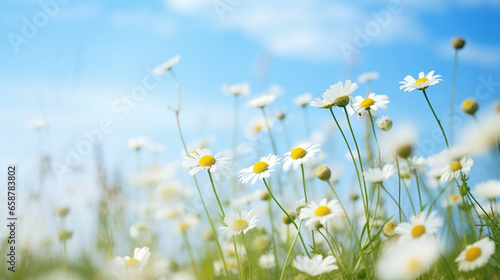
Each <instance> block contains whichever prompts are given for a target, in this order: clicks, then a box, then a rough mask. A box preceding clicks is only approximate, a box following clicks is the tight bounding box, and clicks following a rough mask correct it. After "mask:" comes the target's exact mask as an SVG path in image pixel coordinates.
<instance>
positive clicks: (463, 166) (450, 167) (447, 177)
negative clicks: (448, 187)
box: [441, 157, 474, 182]
mask: <svg viewBox="0 0 500 280" xmlns="http://www.w3.org/2000/svg"><path fill="white" fill-rule="evenodd" d="M473 164H474V161H473V160H472V159H471V158H469V157H463V158H461V159H459V160H454V161H452V162H451V163H449V164H447V165H445V166H444V167H443V169H442V170H441V172H442V175H441V182H449V181H451V180H453V179H455V178H459V177H460V174H469V173H470V169H471V167H472V165H473Z"/></svg>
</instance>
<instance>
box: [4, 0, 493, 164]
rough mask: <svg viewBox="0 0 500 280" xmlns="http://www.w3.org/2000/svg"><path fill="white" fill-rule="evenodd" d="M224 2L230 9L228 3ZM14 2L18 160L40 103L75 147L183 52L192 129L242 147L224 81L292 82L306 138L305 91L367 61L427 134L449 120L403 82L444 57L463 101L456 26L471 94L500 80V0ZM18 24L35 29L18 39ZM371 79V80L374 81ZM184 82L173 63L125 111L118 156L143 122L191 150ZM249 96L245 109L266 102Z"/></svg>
mask: <svg viewBox="0 0 500 280" xmlns="http://www.w3.org/2000/svg"><path fill="white" fill-rule="evenodd" d="M62 2H65V3H62ZM40 3H49V4H51V5H48V6H50V7H51V11H54V12H53V14H52V15H49V16H48V17H47V11H46V10H44V8H43V7H45V6H47V5H44V4H40ZM54 3H56V4H55V5H54ZM230 3H232V4H231V5H230ZM214 4H217V5H219V7H225V8H226V9H227V10H224V11H223V12H221V11H220V10H219V12H218V10H216V9H215V8H214V7H215V6H214ZM224 5H226V6H224ZM228 5H229V6H228ZM0 7H1V9H0V11H1V12H0V14H1V18H2V25H1V27H0V33H1V34H3V37H2V38H3V39H2V40H0V53H2V67H0V74H1V75H2V79H1V82H0V90H1V92H2V95H3V97H4V102H1V105H0V107H1V110H2V113H3V114H2V115H3V117H2V118H0V127H1V128H2V129H3V131H9V135H11V137H4V139H2V143H3V145H2V150H3V152H2V162H5V163H6V162H13V161H14V162H18V161H22V160H23V159H26V158H27V157H28V158H29V157H31V156H33V153H34V151H36V145H37V144H36V137H35V136H36V135H35V134H34V132H33V131H30V130H28V129H27V128H26V125H25V124H26V121H29V120H32V119H35V118H39V117H42V118H46V119H47V120H48V122H49V124H50V126H49V131H48V134H49V135H48V137H49V138H50V147H48V149H49V150H50V151H51V153H52V154H53V156H54V158H55V159H56V160H57V159H61V158H62V157H64V155H65V150H67V149H68V148H71V147H72V145H74V143H77V141H78V139H81V137H82V132H83V131H85V130H90V129H93V128H95V127H97V126H98V124H99V122H100V121H101V120H102V119H103V118H107V117H113V112H111V109H110V107H111V104H112V103H113V101H114V100H116V99H117V98H120V96H122V95H123V94H130V92H131V91H132V89H133V88H134V87H135V86H137V85H138V84H140V83H141V81H142V79H143V78H144V77H145V76H147V75H148V71H150V69H152V68H153V67H155V66H156V65H158V64H160V63H162V62H164V61H165V60H167V59H168V58H170V57H172V56H174V55H176V54H180V55H181V57H182V58H181V62H180V63H179V64H178V65H177V66H176V67H175V71H176V74H177V76H178V78H179V81H180V84H181V87H182V91H183V95H184V97H183V98H184V111H183V115H182V117H183V126H184V129H185V132H186V135H187V138H188V139H192V140H194V139H196V138H199V137H203V136H205V135H215V137H216V139H217V141H216V143H217V144H216V147H217V148H218V149H220V150H222V149H227V148H228V147H229V145H230V137H226V135H229V133H230V132H231V127H232V121H231V118H230V117H228V116H231V114H232V109H231V105H232V100H231V98H229V97H228V96H225V95H223V94H222V93H220V90H219V89H220V86H221V85H222V84H224V83H230V84H231V83H239V82H243V81H246V82H250V83H251V85H252V94H254V95H255V94H257V93H259V92H260V91H262V90H264V89H265V88H267V87H268V86H269V85H271V84H278V85H280V86H282V87H283V88H284V95H283V96H282V97H280V98H279V99H278V100H277V102H276V103H275V104H273V108H272V109H271V111H272V110H278V109H285V110H287V111H289V112H290V113H291V114H292V115H295V116H296V119H295V120H293V119H292V126H291V131H292V132H293V131H294V130H297V134H295V135H296V137H295V140H299V139H300V137H301V136H300V133H301V132H302V131H303V129H302V126H303V124H302V123H301V122H302V121H301V120H300V119H299V118H298V117H299V116H300V111H298V108H296V107H294V105H293V103H292V99H293V97H295V96H297V95H299V94H302V93H304V92H311V93H312V95H313V96H320V95H321V94H322V93H323V91H324V90H325V89H326V88H328V87H329V86H330V85H331V84H334V83H335V82H337V81H339V80H345V79H353V80H355V79H356V77H357V76H358V75H359V74H361V73H363V72H366V71H378V72H379V73H380V79H378V80H376V81H375V82H374V83H373V88H374V92H376V93H378V94H386V95H388V96H389V97H390V98H391V104H390V110H389V111H388V112H386V114H387V115H389V116H391V117H393V118H394V119H395V120H397V121H401V122H402V121H405V120H413V122H414V123H416V124H417V126H418V127H419V128H420V133H421V136H422V137H425V136H426V135H429V134H430V133H431V130H430V129H429V128H430V127H432V128H433V129H434V128H435V122H434V119H433V118H432V115H431V114H430V112H429V111H428V110H429V109H428V107H427V105H426V103H425V100H424V99H423V97H422V96H421V94H420V93H418V92H412V93H403V92H402V91H400V90H399V85H398V82H399V81H400V80H402V79H403V78H404V77H405V76H406V75H408V74H411V75H417V74H418V72H420V71H426V72H428V71H430V70H436V73H437V74H440V75H442V76H443V79H444V82H443V83H440V84H439V85H438V86H436V87H433V88H431V89H429V96H430V98H431V101H432V102H433V103H434V104H435V107H436V110H437V111H438V112H440V114H443V113H444V112H445V111H446V110H447V109H448V108H449V105H448V104H449V93H450V89H451V73H452V63H453V49H452V48H451V47H450V43H449V42H450V39H451V37H453V36H462V37H464V38H465V39H466V40H467V44H466V47H465V48H464V49H463V50H461V51H460V53H459V61H460V62H459V69H458V79H457V81H458V82H457V101H461V100H463V99H464V98H465V97H468V96H474V93H475V90H476V88H477V87H478V86H479V85H481V79H483V80H484V79H488V77H490V79H492V80H493V81H498V80H500V70H499V69H500V68H499V66H500V35H499V33H498V32H496V27H498V26H500V16H499V15H500V1H495V0H489V1H482V0H477V1H472V0H460V1H441V2H436V1H399V2H388V1H335V2H333V1H319V0H317V1H293V2H290V1H260V0H259V1H245V0H242V1H222V0H220V1H211V0H210V1H203V0H192V1H187V0H167V1H119V2H118V1H113V2H111V1H92V0H91V1H78V0H73V1H59V2H55V0H54V1H41V2H38V1H29V0H23V1H17V0H16V1H13V0H6V1H2V3H1V4H0ZM391 7H393V8H391ZM394 7H396V8H395V9H394ZM40 13H42V14H43V13H45V16H46V17H47V19H48V20H47V22H42V24H39V26H38V27H37V31H35V32H34V35H33V36H32V38H27V37H26V36H25V35H23V28H25V25H26V22H25V21H24V19H26V20H27V21H29V22H30V23H34V21H36V20H38V21H40V20H41V21H43V15H41V14H40ZM51 13H52V12H51ZM377 15H378V16H377ZM383 15H385V17H383ZM387 15H389V17H387ZM378 17H382V18H383V19H382V20H380V19H379V20H378V21H377V18H378ZM377 26H378V29H377ZM369 28H375V29H372V33H371V34H372V35H367V38H368V41H369V42H367V43H366V44H364V45H363V46H360V45H356V43H355V38H356V36H358V35H359V33H358V30H363V33H365V34H366V33H367V31H366V30H367V29H369ZM12 34H15V35H12ZM368 34H370V33H369V31H368ZM12 36H21V37H24V38H25V40H24V41H23V43H20V44H18V45H17V46H14V47H13V43H12ZM17 38H18V37H17ZM346 44H348V45H351V46H353V47H355V48H357V49H358V50H359V53H358V54H357V55H353V56H349V57H346V56H345V55H344V54H343V53H342V49H341V46H342V45H344V46H345V45H346ZM14 45H15V44H14ZM16 48H17V49H18V50H17V52H16ZM483 89H484V88H483ZM358 91H359V92H358V94H363V93H364V91H365V87H364V86H361V87H360V89H359V90H358ZM174 93H175V92H174V89H173V84H172V82H171V80H170V79H169V78H168V77H165V78H164V79H163V82H161V83H160V85H159V86H158V87H157V88H156V89H154V90H152V91H151V92H149V94H148V97H147V99H146V100H145V101H144V102H142V103H141V104H140V106H138V107H137V108H136V109H134V110H132V113H131V114H130V116H129V117H128V118H127V119H126V120H125V121H121V120H117V121H116V122H114V124H116V129H115V130H114V132H113V133H110V134H109V135H107V136H106V138H105V140H104V143H103V146H104V148H105V149H106V150H107V151H108V153H109V154H107V156H108V158H109V162H108V163H109V164H110V166H116V165H120V164H121V163H122V161H123V160H126V159H129V157H130V155H129V154H127V152H126V149H125V145H126V141H127V140H128V139H129V138H131V137H136V136H139V135H145V136H147V137H149V138H151V139H153V140H154V141H155V142H160V143H163V144H165V145H166V146H167V153H165V155H164V156H165V159H166V160H167V159H168V160H175V159H177V158H178V155H179V152H178V148H179V147H180V143H179V141H178V140H177V137H176V131H175V123H174V118H173V116H172V114H171V113H170V112H169V111H168V110H166V107H167V105H174V104H175V102H176V97H175V94H174ZM481 96H482V97H481V98H482V100H480V102H481V104H485V106H484V108H488V107H491V106H490V104H491V102H492V101H493V100H494V99H498V97H499V93H498V89H496V91H495V90H493V91H492V92H489V93H487V94H484V95H481ZM243 110H244V111H243V112H242V114H243V117H242V119H243V120H244V119H249V118H251V117H252V116H254V115H258V111H256V110H252V109H243ZM310 112H311V118H312V119H313V120H314V121H315V122H314V124H313V126H314V128H319V127H320V125H319V124H320V123H321V122H322V121H323V120H324V121H329V119H328V117H329V116H328V115H327V114H326V112H324V111H321V110H317V109H316V110H314V109H313V108H311V110H310ZM463 120H464V122H466V121H469V120H468V119H466V118H463ZM242 125H245V123H244V122H243V121H242ZM294 126H297V127H300V128H297V129H295V127H294ZM4 135H6V134H4ZM241 136H243V133H242V135H241ZM6 147H8V148H6ZM169 147H170V148H169ZM441 148H442V147H439V149H437V150H440V149H441ZM87 160H88V161H89V162H91V159H87Z"/></svg>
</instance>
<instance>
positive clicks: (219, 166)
mask: <svg viewBox="0 0 500 280" xmlns="http://www.w3.org/2000/svg"><path fill="white" fill-rule="evenodd" d="M220 155H221V154H220V153H217V154H215V155H213V153H212V151H211V150H209V149H198V150H196V152H195V153H192V154H191V155H190V156H189V157H185V158H184V161H183V162H182V166H183V167H189V168H191V170H189V174H190V175H192V176H194V175H195V174H196V173H198V171H201V170H208V171H209V172H211V173H213V174H214V176H215V179H217V180H219V179H220V174H219V173H220V172H221V171H224V170H225V169H226V165H227V162H228V161H229V158H221V157H220Z"/></svg>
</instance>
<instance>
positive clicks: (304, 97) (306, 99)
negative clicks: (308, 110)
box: [293, 93, 312, 107]
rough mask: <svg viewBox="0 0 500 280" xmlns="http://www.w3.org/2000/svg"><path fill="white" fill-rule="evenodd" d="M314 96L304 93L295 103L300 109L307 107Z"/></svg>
mask: <svg viewBox="0 0 500 280" xmlns="http://www.w3.org/2000/svg"><path fill="white" fill-rule="evenodd" d="M311 99H312V96H311V94H310V93H304V94H302V95H299V96H297V97H296V98H295V99H294V100H293V103H295V105H297V106H299V107H306V106H307V104H309V102H311Z"/></svg>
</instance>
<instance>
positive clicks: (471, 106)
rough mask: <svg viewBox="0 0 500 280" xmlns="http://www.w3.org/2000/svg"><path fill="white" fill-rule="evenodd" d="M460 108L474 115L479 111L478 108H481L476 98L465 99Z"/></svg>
mask: <svg viewBox="0 0 500 280" xmlns="http://www.w3.org/2000/svg"><path fill="white" fill-rule="evenodd" d="M460 108H461V109H462V111H463V112H464V113H466V114H468V115H471V116H473V115H474V114H475V113H476V112H477V109H479V105H478V104H477V102H476V100H474V99H465V100H464V101H463V102H462V105H461V106H460Z"/></svg>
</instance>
